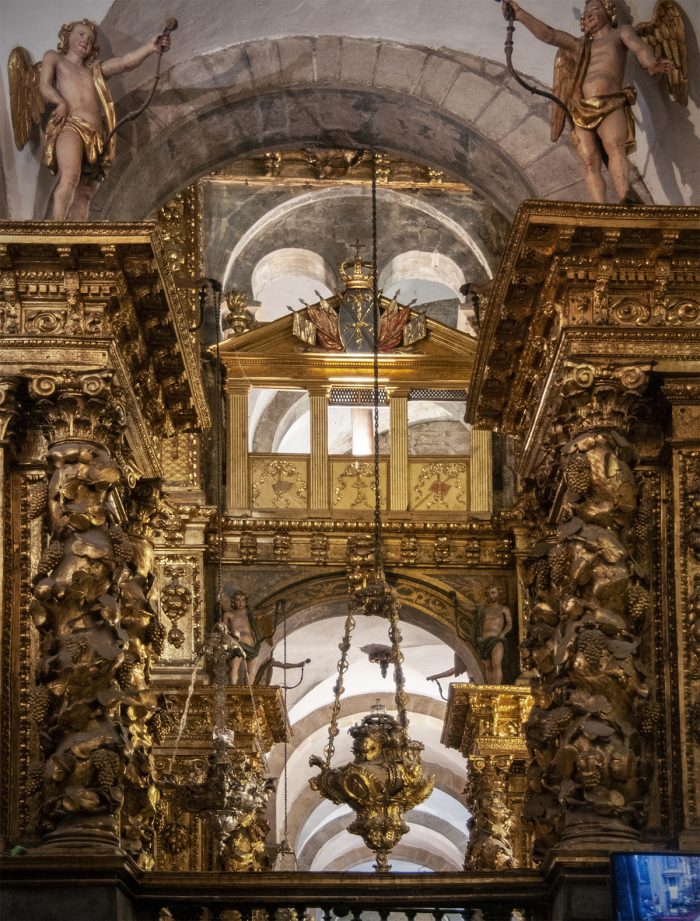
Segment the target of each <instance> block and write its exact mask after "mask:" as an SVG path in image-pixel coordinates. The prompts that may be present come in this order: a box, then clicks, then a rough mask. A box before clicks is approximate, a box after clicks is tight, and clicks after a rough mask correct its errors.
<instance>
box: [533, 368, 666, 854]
mask: <svg viewBox="0 0 700 921" xmlns="http://www.w3.org/2000/svg"><path fill="white" fill-rule="evenodd" d="M645 382H646V381H645V375H644V374H643V372H642V371H640V369H635V368H632V369H602V370H601V369H593V368H590V367H588V366H584V367H581V366H579V367H576V368H573V369H569V373H568V376H567V378H566V379H565V381H564V387H563V390H564V393H565V394H566V397H565V400H564V403H563V406H562V414H561V418H562V421H563V427H564V430H565V431H567V432H568V434H569V437H568V440H567V441H566V442H565V443H564V444H563V446H562V448H561V450H560V465H561V472H562V476H563V483H564V486H565V490H566V491H565V495H564V501H563V508H562V515H561V519H560V524H559V527H558V530H557V532H556V534H555V535H553V536H551V537H549V538H548V539H546V540H541V541H540V542H539V543H536V544H535V546H534V548H533V550H532V553H531V555H530V558H529V559H528V560H527V561H526V564H525V567H524V570H525V576H526V580H527V583H528V589H529V605H530V619H529V625H528V630H527V634H526V637H525V641H524V643H523V648H524V659H525V663H524V664H525V666H526V667H527V668H530V669H532V670H533V671H534V672H535V673H537V674H538V676H539V678H538V680H537V681H536V682H535V687H534V688H533V698H534V706H533V708H532V711H531V713H530V717H529V719H528V722H527V725H526V738H527V744H528V748H529V749H530V753H531V755H532V756H533V758H532V761H531V763H530V766H529V768H528V772H527V778H528V793H527V795H526V803H525V810H524V817H525V820H526V822H527V823H528V824H529V826H530V827H531V828H532V830H533V831H534V833H535V838H536V841H537V846H538V849H539V853H540V856H541V855H542V854H543V853H544V851H546V850H547V849H548V848H550V847H552V846H554V845H557V844H559V843H561V844H562V846H563V845H564V844H566V843H567V842H570V841H576V844H577V846H578V847H582V846H583V847H585V846H586V845H587V844H590V845H591V846H605V842H606V841H621V840H626V839H630V838H635V837H636V836H637V835H638V830H639V828H640V827H641V825H642V822H643V820H644V808H645V807H644V801H645V795H646V792H647V789H648V785H649V780H650V764H649V761H648V760H647V758H646V757H645V753H644V748H645V746H644V745H643V740H642V738H641V736H640V728H641V730H642V731H643V730H644V729H647V730H648V729H649V728H650V726H649V719H648V712H647V711H648V707H649V704H648V697H649V688H648V686H647V683H646V680H645V675H644V672H643V669H642V667H641V665H640V663H639V660H638V656H637V651H638V644H639V641H638V637H639V627H640V623H639V618H640V615H642V616H643V614H644V612H645V611H646V607H645V605H644V604H643V603H640V602H643V601H644V598H645V597H647V596H646V587H645V584H644V578H643V575H642V573H641V572H640V571H639V569H638V567H637V565H636V563H635V562H634V561H633V559H632V556H631V554H630V550H629V547H628V539H629V537H630V535H631V533H632V530H631V529H632V524H633V519H634V513H635V510H636V506H637V486H636V483H635V478H634V474H633V471H632V466H633V464H634V460H635V458H634V451H633V449H632V446H631V444H630V442H629V441H628V439H627V437H626V434H625V431H626V427H627V424H628V422H629V420H630V419H631V415H632V412H633V408H634V404H635V401H637V400H638V399H639V396H640V393H641V392H642V390H643V388H644V386H645ZM647 600H648V597H647Z"/></svg>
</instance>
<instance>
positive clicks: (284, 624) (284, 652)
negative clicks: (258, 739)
mask: <svg viewBox="0 0 700 921" xmlns="http://www.w3.org/2000/svg"><path fill="white" fill-rule="evenodd" d="M285 608H286V605H285V603H284V601H278V602H277V604H276V605H275V619H277V613H278V611H279V612H280V613H281V614H282V659H283V661H284V686H283V693H284V712H285V714H288V713H289V710H288V709H287V611H286V610H285ZM288 758H289V748H288V741H287V732H286V730H285V733H284V839H283V840H284V841H288V827H289V800H288V795H289V790H288V786H289V785H288V782H287V767H288Z"/></svg>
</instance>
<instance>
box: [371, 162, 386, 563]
mask: <svg viewBox="0 0 700 921" xmlns="http://www.w3.org/2000/svg"><path fill="white" fill-rule="evenodd" d="M377 249H378V246H377V151H376V150H373V151H372V326H373V333H374V339H373V343H372V344H373V354H372V358H373V372H374V570H375V574H376V575H377V576H378V577H380V576H382V575H383V573H384V559H383V553H382V496H381V489H380V477H379V472H380V471H379V278H378V275H379V272H378V257H377Z"/></svg>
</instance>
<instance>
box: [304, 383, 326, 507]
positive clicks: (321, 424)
mask: <svg viewBox="0 0 700 921" xmlns="http://www.w3.org/2000/svg"><path fill="white" fill-rule="evenodd" d="M309 412H310V415H311V455H310V457H309V467H310V470H309V511H310V512H312V513H316V514H328V513H329V512H330V508H331V498H330V480H329V470H328V388H327V387H326V386H325V385H323V386H320V387H309Z"/></svg>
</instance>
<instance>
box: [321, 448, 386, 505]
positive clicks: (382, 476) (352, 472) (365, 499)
mask: <svg viewBox="0 0 700 921" xmlns="http://www.w3.org/2000/svg"><path fill="white" fill-rule="evenodd" d="M330 464H331V497H332V502H333V508H334V509H343V510H347V511H355V512H357V511H366V512H371V511H373V509H374V502H375V499H374V461H373V460H372V458H371V457H351V456H346V457H333V458H331V460H330ZM387 467H388V460H387V458H383V459H382V460H380V462H379V492H380V494H381V507H382V508H383V509H385V508H386V507H387Z"/></svg>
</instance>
